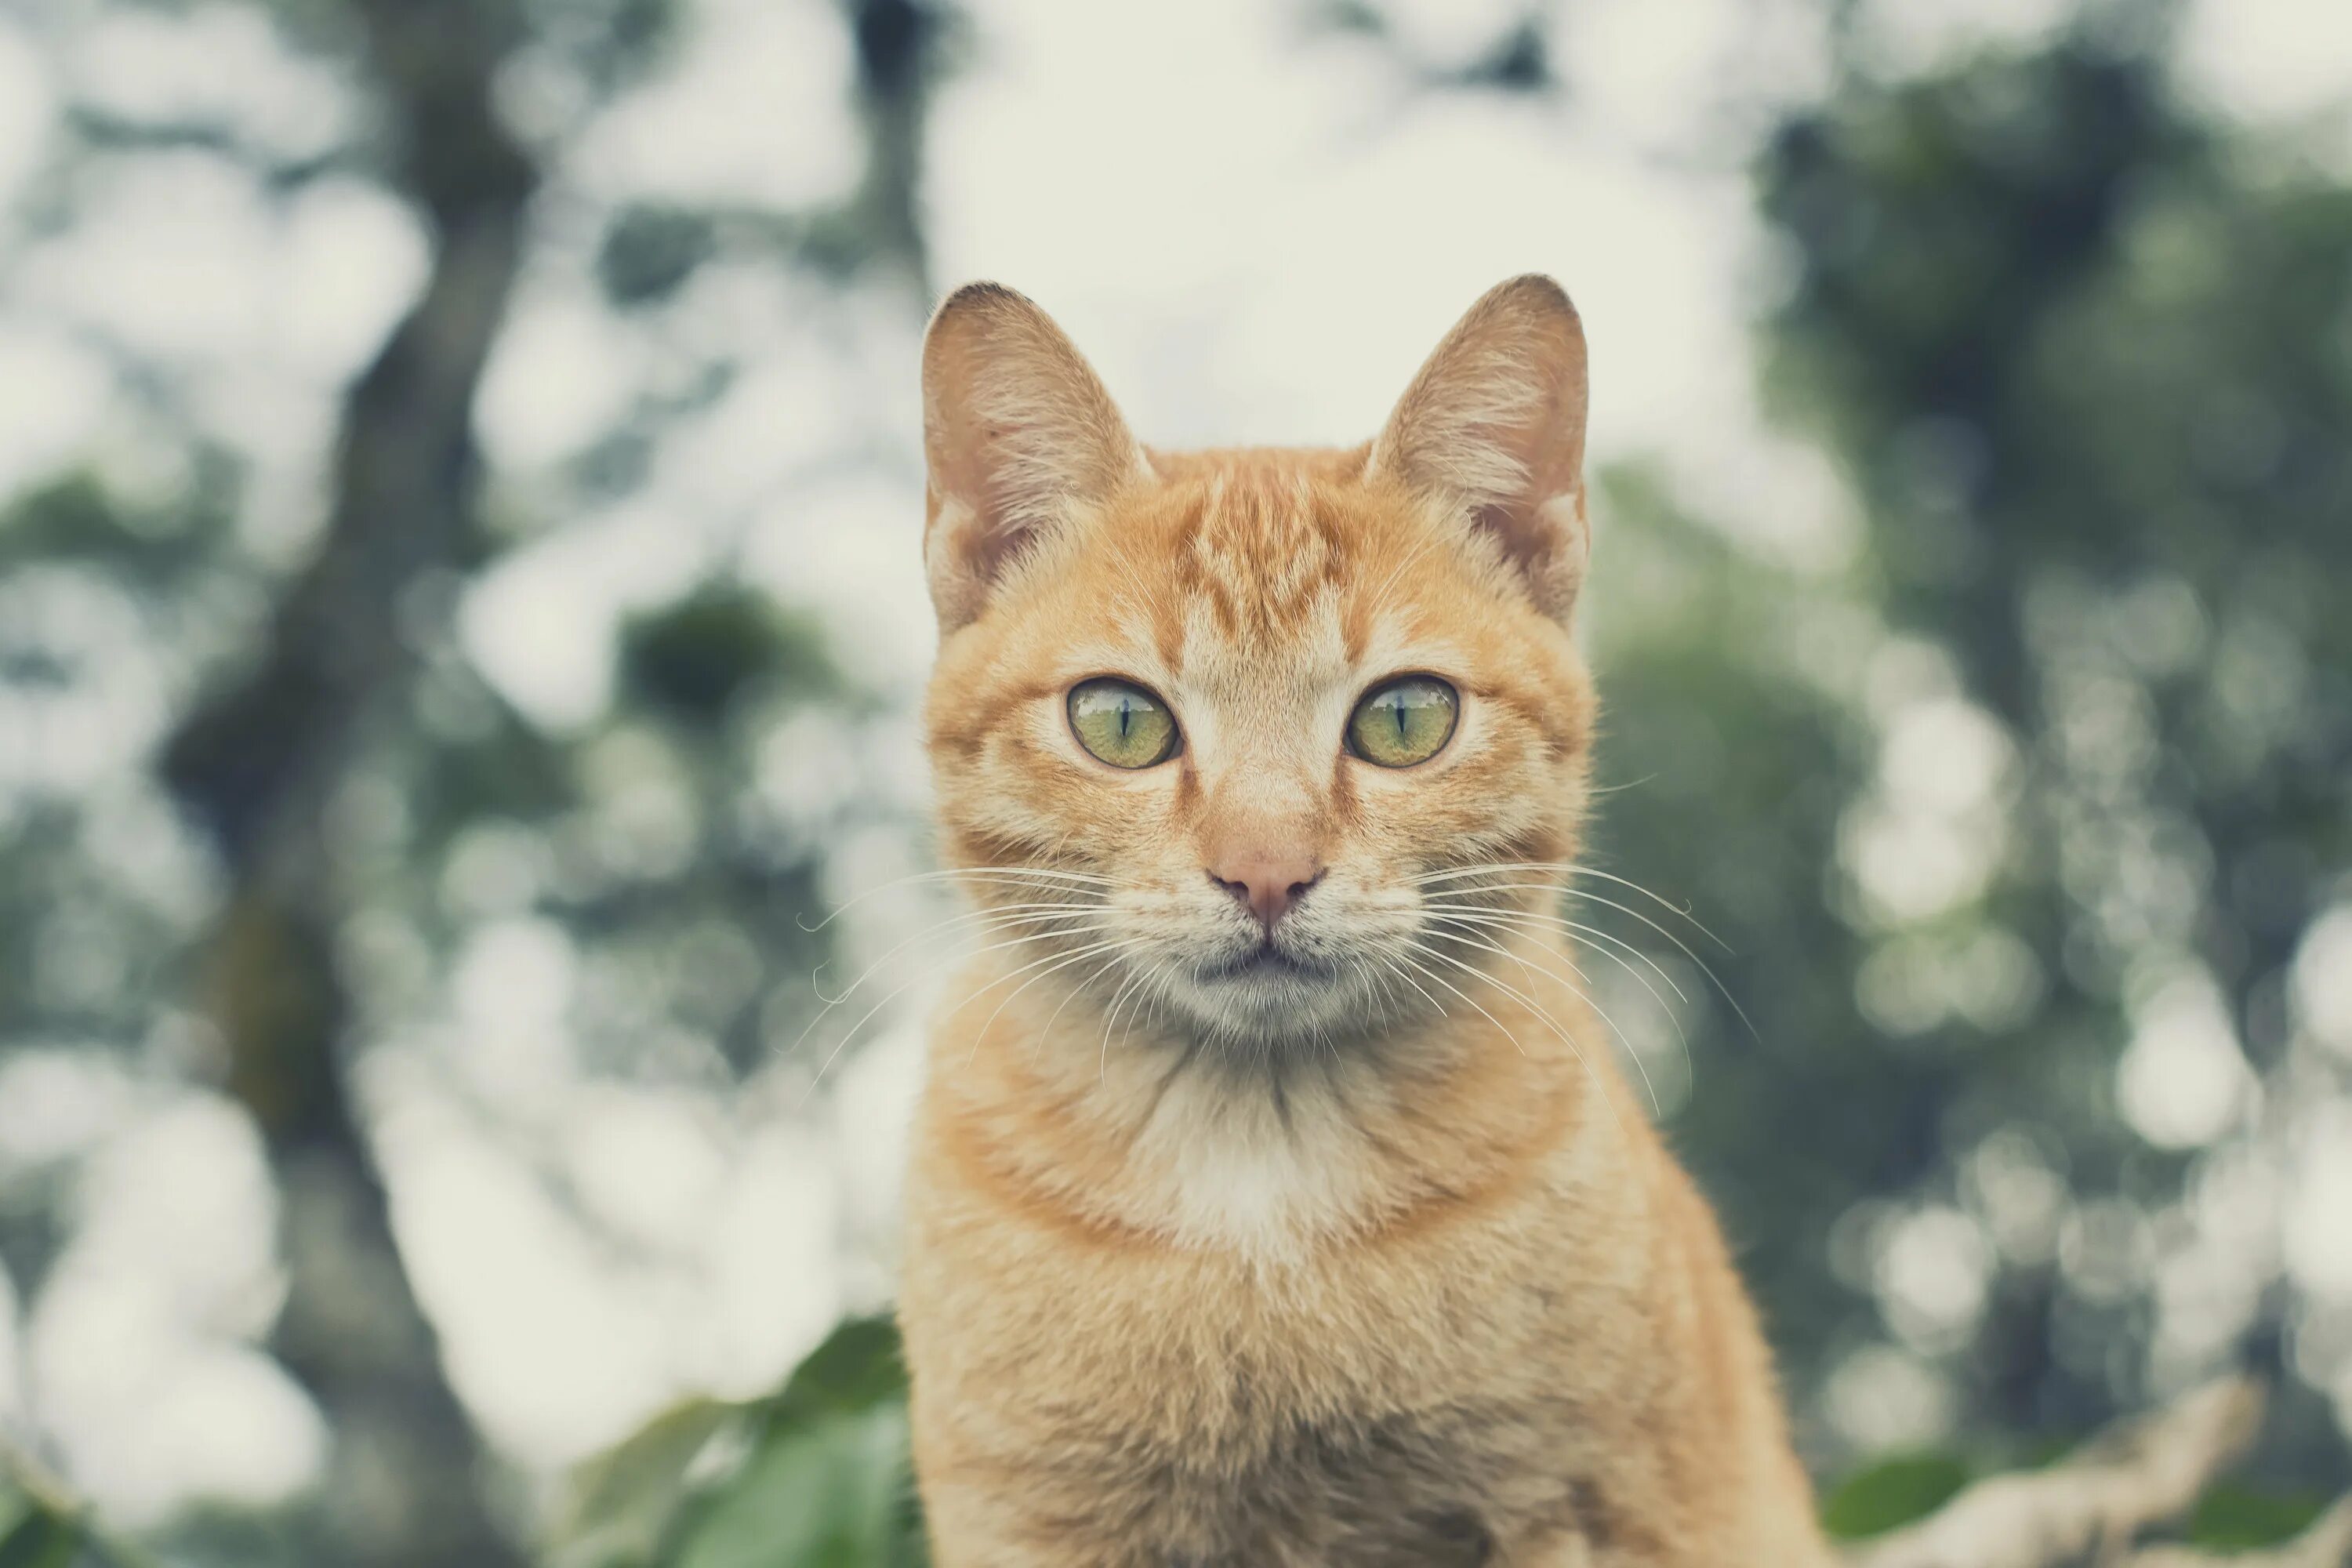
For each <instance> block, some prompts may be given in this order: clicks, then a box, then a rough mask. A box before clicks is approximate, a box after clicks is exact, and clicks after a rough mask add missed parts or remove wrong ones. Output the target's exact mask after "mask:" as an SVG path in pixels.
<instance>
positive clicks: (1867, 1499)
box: [1822, 1454, 1969, 1541]
mask: <svg viewBox="0 0 2352 1568" xmlns="http://www.w3.org/2000/svg"><path fill="white" fill-rule="evenodd" d="M1968 1484H1969V1467H1968V1465H1967V1464H1966V1463H1965V1462H1963V1461H1962V1460H1961V1459H1959V1458H1958V1457H1956V1456H1954V1455H1951V1454H1913V1455H1907V1456H1905V1457H1904V1458H1895V1459H1885V1460H1882V1461H1881V1462H1879V1463H1878V1464H1875V1465H1873V1466H1871V1467H1870V1468H1868V1469H1865V1470H1863V1471H1862V1472H1860V1473H1859V1474H1857V1475H1854V1476H1853V1477H1851V1478H1849V1479H1847V1480H1846V1481H1845V1483H1844V1484H1843V1485H1842V1486H1840V1487H1838V1488H1837V1489H1834V1490H1833V1491H1832V1492H1831V1493H1830V1494H1829V1496H1828V1498H1827V1499H1825V1500H1823V1502H1822V1528H1823V1529H1825V1530H1827V1531H1829V1532H1830V1533H1831V1534H1832V1535H1833V1536H1836V1537H1838V1538H1839V1539H1840V1540H1843V1541H1853V1540H1858V1539H1860V1538H1862V1537H1864V1536H1870V1535H1880V1534H1884V1533H1885V1531H1890V1530H1894V1529H1895V1528H1896V1527H1898V1526H1900V1525H1906V1524H1909V1523H1910V1522H1911V1521H1914V1520H1916V1519H1924V1518H1926V1517H1927V1515H1928V1514H1930V1513H1933V1512H1934V1511H1935V1510H1937V1509H1939V1508H1941V1507H1942V1506H1943V1505H1944V1504H1945V1503H1946V1502H1948V1501H1949V1500H1951V1498H1952V1496H1953V1494H1954V1493H1956V1492H1958V1490H1959V1489H1961V1488H1962V1487H1964V1486H1966V1485H1968Z"/></svg>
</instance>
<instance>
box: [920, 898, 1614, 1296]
mask: <svg viewBox="0 0 2352 1568" xmlns="http://www.w3.org/2000/svg"><path fill="white" fill-rule="evenodd" d="M1527 944H1528V952H1524V953H1519V954H1517V955H1516V957H1517V958H1518V959H1519V960H1522V961H1525V962H1523V963H1502V966H1501V967H1502V971H1503V972H1506V973H1508V975H1509V978H1508V979H1507V980H1505V979H1503V978H1501V975H1500V974H1499V973H1498V974H1497V975H1496V978H1494V979H1493V980H1491V981H1489V980H1486V979H1483V978H1479V977H1472V976H1466V975H1465V977H1463V979H1462V984H1461V988H1460V990H1459V991H1458V992H1456V993H1455V994H1453V995H1447V996H1444V997H1442V1000H1443V1001H1444V1002H1445V1003H1448V1004H1450V1006H1448V1007H1447V1008H1446V1009H1445V1010H1444V1011H1439V1010H1437V1009H1436V1007H1435V1006H1434V1005H1433V1006H1432V1007H1431V1009H1430V1011H1428V1012H1427V1013H1425V1014H1423V1015H1422V1016H1417V1017H1413V1018H1411V1019H1408V1020H1404V1021H1401V1022H1400V1023H1398V1024H1397V1025H1396V1026H1393V1027H1391V1028H1388V1029H1385V1030H1381V1031H1380V1032H1377V1033H1372V1034H1368V1035H1366V1036H1364V1037H1360V1038H1357V1039H1353V1040H1328V1039H1320V1040H1318V1039H1302V1040H1265V1041H1251V1040H1235V1039H1212V1038H1207V1037H1201V1036H1197V1035H1188V1034H1187V1033H1186V1032H1185V1031H1184V1029H1183V1028H1182V1027H1181V1025H1180V1024H1177V1023H1175V1022H1173V1021H1171V1020H1169V1019H1166V1018H1153V1017H1143V1018H1134V1019H1129V1018H1124V1017H1106V1016H1105V1012H1106V1009H1105V1008H1104V1007H1103V1006H1102V1005H1100V1004H1098V1003H1097V1002H1096V1001H1095V1000H1094V999H1093V998H1092V996H1091V995H1090V994H1087V993H1086V992H1077V993H1075V994H1072V993H1063V994H1055V995H1039V994H1035V993H1032V994H1026V995H1024V996H1023V997H1022V998H1020V999H1019V1000H1018V1001H1017V1002H1016V1003H1014V1004H1013V1005H1009V1006H1005V1007H1003V1009H1002V1010H1001V1011H997V1012H994V1013H989V1012H988V1010H987V1009H985V1008H982V1009H979V1011H980V1012H981V1013H982V1015H983V1016H984V1018H985V1022H982V1020H981V1019H978V1018H975V1019H973V1020H971V1022H970V1023H969V1024H964V1025H963V1026H961V1027H960V1026H959V1024H960V1021H961V1020H960V1015H961V1014H963V1013H965V1012H968V1011H971V1009H968V1008H966V1007H964V1006H963V1005H962V1003H963V1001H964V1000H965V999H967V998H969V997H970V996H971V995H973V994H977V993H980V992H982V991H984V990H985V989H986V988H987V987H988V986H989V985H990V984H992V982H993V981H994V980H995V979H996V978H998V973H999V972H998V971H997V970H996V969H995V968H994V966H993V965H992V964H990V963H986V962H982V963H978V964H975V965H974V967H973V968H972V970H971V971H970V972H968V973H966V974H965V975H963V976H962V977H961V980H960V981H959V983H958V984H956V985H955V986H953V987H952V988H951V990H950V995H949V997H948V998H947V999H946V1001H945V1002H944V1003H943V1004H942V1007H941V1010H940V1015H939V1017H938V1020H937V1022H936V1023H935V1026H934V1028H933V1031H932V1051H931V1066H930V1085H929V1089H927V1091H926V1095H927V1120H928V1121H929V1122H930V1124H931V1125H932V1127H933V1129H934V1130H936V1131H941V1132H942V1133H943V1134H944V1135H946V1136H949V1137H951V1138H952V1139H953V1140H954V1142H955V1143H956V1145H957V1146H958V1149H959V1151H960V1153H961V1158H962V1160H963V1162H964V1163H967V1164H971V1165H974V1166H976V1167H980V1168H984V1171H985V1173H987V1174H988V1175H989V1177H990V1178H991V1179H993V1180H997V1181H1001V1182H1003V1183H1007V1184H1012V1186H1013V1188H1014V1189H1015V1190H1017V1191H1018V1192H1019V1193H1020V1194H1022V1197H1023V1201H1024V1204H1027V1205H1032V1206H1037V1207H1040V1208H1042V1209H1043V1210H1045V1211H1048V1212H1050V1213H1052V1214H1053V1215H1055V1216H1056V1217H1058V1218H1059V1219H1061V1220H1063V1221H1066V1222H1067V1223H1072V1224H1076V1225H1081V1226H1088V1227H1091V1228H1096V1229H1100V1230H1104V1231H1107V1232H1113V1233H1118V1234H1122V1235H1124V1236H1127V1237H1131V1238H1134V1239H1138V1240H1142V1241H1146V1242H1150V1243H1154V1244H1159V1245H1166V1246H1173V1247H1195V1248H1207V1249H1217V1250H1225V1251H1232V1252H1235V1253H1239V1254H1243V1255H1245V1256H1247V1257H1250V1258H1256V1259H1261V1260H1265V1261H1268V1262H1276V1263H1278V1262H1283V1261H1286V1260H1287V1261H1296V1260H1299V1259H1304V1258H1310V1257H1312V1256H1313V1255H1315V1254H1316V1253H1317V1252H1318V1251H1319V1250H1321V1249H1324V1248H1328V1247H1334V1246H1348V1245H1354V1244H1359V1243H1361V1242H1363V1241H1364V1240H1366V1239H1368V1238H1370V1237H1376V1236H1378V1235H1379V1234H1381V1232H1383V1231H1386V1230H1389V1229H1391V1228H1393V1227H1396V1226H1407V1225H1412V1224H1415V1223H1418V1222H1419V1221H1420V1220H1422V1219H1423V1218H1425V1217H1427V1216H1428V1215H1429V1214H1430V1213H1431V1212H1432V1211H1434V1210H1440V1209H1449V1208H1450V1209H1457V1210H1458V1209H1461V1208H1463V1207H1465V1206H1468V1205H1477V1204H1480V1203H1482V1202H1486V1201H1488V1200H1490V1199H1491V1198H1492V1197H1494V1196H1496V1195H1497V1194H1500V1193H1502V1192H1504V1191H1507V1190H1509V1189H1511V1188H1513V1187H1515V1186H1517V1185H1520V1184H1525V1183H1526V1182H1528V1181H1529V1180H1532V1179H1534V1175H1535V1173H1536V1169H1537V1167H1538V1163H1540V1162H1542V1161H1543V1160H1544V1159H1545V1158H1546V1157H1547V1156H1549V1155H1550V1154H1551V1153H1553V1152H1556V1151H1558V1150H1559V1149H1560V1148H1562V1147H1563V1146H1564V1145H1567V1144H1570V1143H1573V1142H1578V1141H1580V1140H1581V1141H1587V1142H1597V1141H1614V1142H1612V1148H1614V1147H1616V1146H1617V1145H1619V1144H1622V1142H1623V1139H1624V1137H1625V1134H1626V1132H1627V1131H1628V1126H1627V1124H1628V1121H1629V1120H1637V1119H1638V1118H1639V1117H1640V1114H1641V1112H1640V1110H1639V1109H1638V1106H1637V1105H1636V1103H1635V1102H1634V1101H1633V1099H1632V1097H1631V1095H1630V1094H1629V1093H1628V1092H1627V1090H1626V1087H1625V1083H1624V1080H1623V1079H1622V1077H1621V1076H1620V1075H1619V1074H1618V1072H1617V1071H1616V1069H1615V1067H1614V1065H1613V1062H1612V1059H1611V1050H1610V1046H1609V1043H1608V1039H1607V1037H1606V1036H1605V1035H1604V1034H1603V1033H1602V1031H1601V1028H1600V1027H1599V1026H1598V1023H1597V1021H1596V1020H1595V1018H1594V1016H1593V1015H1592V1013H1591V1009H1590V1008H1589V1007H1588V1006H1587V1005H1586V1004H1585V1003H1584V1001H1583V999H1582V997H1581V995H1580V994H1579V993H1578V991H1577V990H1576V988H1575V987H1573V986H1572V985H1570V984H1568V983H1567V982H1566V981H1565V980H1564V979H1562V978H1560V977H1559V972H1560V971H1562V970H1564V969H1565V968H1566V967H1567V965H1566V962H1565V961H1566V959H1567V956H1568V954H1567V953H1566V952H1565V950H1564V949H1562V948H1559V947H1558V946H1556V945H1554V944H1552V943H1551V942H1549V940H1547V939H1539V938H1532V937H1531V938H1528V939H1527ZM1038 990H1039V991H1041V992H1042V991H1043V990H1044V988H1043V987H1039V988H1038ZM1617 1152H1619V1153H1622V1148H1619V1149H1618V1150H1617ZM1604 1163H1605V1162H1604Z"/></svg>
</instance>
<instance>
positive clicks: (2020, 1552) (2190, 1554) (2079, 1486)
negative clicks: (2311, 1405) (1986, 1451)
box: [1850, 1377, 2352, 1568]
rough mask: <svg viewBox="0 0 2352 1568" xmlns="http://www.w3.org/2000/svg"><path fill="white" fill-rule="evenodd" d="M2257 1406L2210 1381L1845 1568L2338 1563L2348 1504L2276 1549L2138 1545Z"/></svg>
mask: <svg viewBox="0 0 2352 1568" xmlns="http://www.w3.org/2000/svg"><path fill="white" fill-rule="evenodd" d="M2262 1413H2263V1389H2262V1386H2261V1384H2257V1383H2256V1382H2254V1381H2253V1380H2252V1379H2251V1378H2245V1377H2232V1378H2224V1379H2222V1380H2221V1381H2220V1382H2217V1383H2211V1384H2206V1385H2205V1386H2204V1387H2202V1388H2200V1389H2198V1390H2196V1391H2195V1392H2194V1393H2191V1394H2188V1395H2187V1396H2185V1397H2184V1398H2182V1399H2181V1400H2179V1402H2178V1403H2176V1404H2175V1405H2172V1406H2171V1407H2170V1408H2169V1409H2168V1410H2165V1411H2162V1412H2159V1413H2158V1415H2153V1416H2149V1417H2147V1418H2144V1419H2141V1420H2138V1421H2133V1422H2127V1423H2126V1424H2124V1425H2122V1426H2117V1427H2115V1428H2114V1429H2112V1430H2111V1431H2109V1432H2108V1433H2106V1434H2105V1435H2104V1436H2101V1437H2099V1438H2098V1439H2096V1440H2095V1441H2094V1442H2092V1443H2091V1444H2090V1445H2089V1446H2087V1447H2084V1449H2082V1450H2081V1451H2080V1452H2079V1453H2077V1454H2075V1455H2074V1456H2073V1457H2072V1458H2068V1459H2066V1460H2064V1461H2063V1462H2062V1463H2060V1464H2057V1465H2053V1466H2052V1467H2051V1468H2048V1469H2046V1470H2032V1471H2023V1472H2019V1473H2016V1474H2011V1475H2002V1476H1995V1477H1993V1478H1992V1479H1990V1480H1986V1481H1981V1482H1979V1483H1978V1484H1977V1485H1975V1486H1972V1487H1969V1489H1966V1490H1965V1491H1963V1492H1961V1493H1960V1494H1959V1495H1958V1497H1956V1498H1954V1499H1953V1500H1951V1501H1950V1502H1948V1503H1947V1504H1945V1505H1944V1507H1943V1508H1941V1509H1940V1510H1937V1512H1935V1513H1933V1514H1931V1515H1929V1516H1928V1517H1927V1519H1925V1520H1923V1521H1920V1522H1919V1523H1917V1524H1915V1525H1911V1526H1909V1527H1907V1528H1906V1529H1904V1530H1901V1531H1896V1532H1895V1533H1894V1534H1892V1535H1889V1536H1886V1537H1885V1538H1883V1539H1881V1540H1878V1541H1874V1542H1869V1543H1867V1544H1866V1545H1864V1546H1863V1547H1862V1548H1860V1549H1859V1550H1857V1551H1856V1552H1854V1553H1853V1556H1852V1558H1851V1559H1850V1561H1851V1563H1852V1564H1853V1568H2070V1565H2074V1564H2097V1565H2099V1568H2208V1565H2210V1568H2221V1565H2222V1564H2229V1565H2231V1568H2345V1565H2346V1563H2347V1553H2352V1500H2347V1502H2345V1503H2343V1504H2340V1505H2338V1506H2337V1508H2336V1510H2334V1511H2333V1512H2331V1513H2330V1514H2328V1515H2327V1516H2326V1517H2325V1518H2323V1519H2322V1520H2321V1521H2319V1522H2318V1523H2317V1524H2315V1525H2314V1526H2313V1527H2312V1529H2311V1530H2310V1531H2307V1532H2305V1535H2304V1536H2303V1537H2302V1538H2301V1539H2299V1540H2298V1541H2296V1542H2293V1543H2291V1544H2290V1545H2288V1546H2286V1547H2284V1548H2281V1549H2279V1550H2277V1551H2275V1552H2260V1553H2255V1554H2252V1555H2250V1556H2234V1557H2231V1556H2215V1555H2211V1554H2209V1553H2206V1552H2196V1551H2191V1550H2189V1549H2187V1548H2183V1547H2173V1546H2157V1547H2145V1548H2138V1549H2135V1542H2137V1541H2138V1539H2139V1537H2140V1536H2141V1535H2142V1534H2144V1533H2145V1532H2146V1531H2148V1530H2150V1529H2152V1528H2154V1527H2156V1526H2158V1525H2162V1524H2166V1523H2168V1522H2171V1521H2177V1520H2179V1519H2180V1518H2181V1517H2183V1516H2184V1515H2186V1514H2187V1513H2188V1511H2189V1509H2190V1508H2192V1507H2193V1506H2195V1504H2196V1501H2197V1500H2198V1498H2199V1497H2200V1495H2202V1494H2203V1492H2204V1490H2205V1489H2206V1488H2207V1486H2209V1485H2210V1483H2211V1482H2212V1480H2213V1479H2214V1478H2215V1477H2216V1476H2217V1475H2219V1474H2221V1471H2222V1470H2223V1469H2225V1468H2227V1467H2228V1466H2229V1465H2230V1464H2231V1462H2232V1461H2234V1460H2236V1459H2237V1458H2239V1457H2240V1456H2242V1454H2243V1453H2244V1452H2245V1449H2246V1447H2247V1445H2248V1444H2250V1443H2251V1442H2252V1441H2253V1437H2254V1433H2255V1430H2256V1428H2257V1427H2258V1426H2259V1425H2260V1423H2261V1420H2262Z"/></svg>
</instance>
